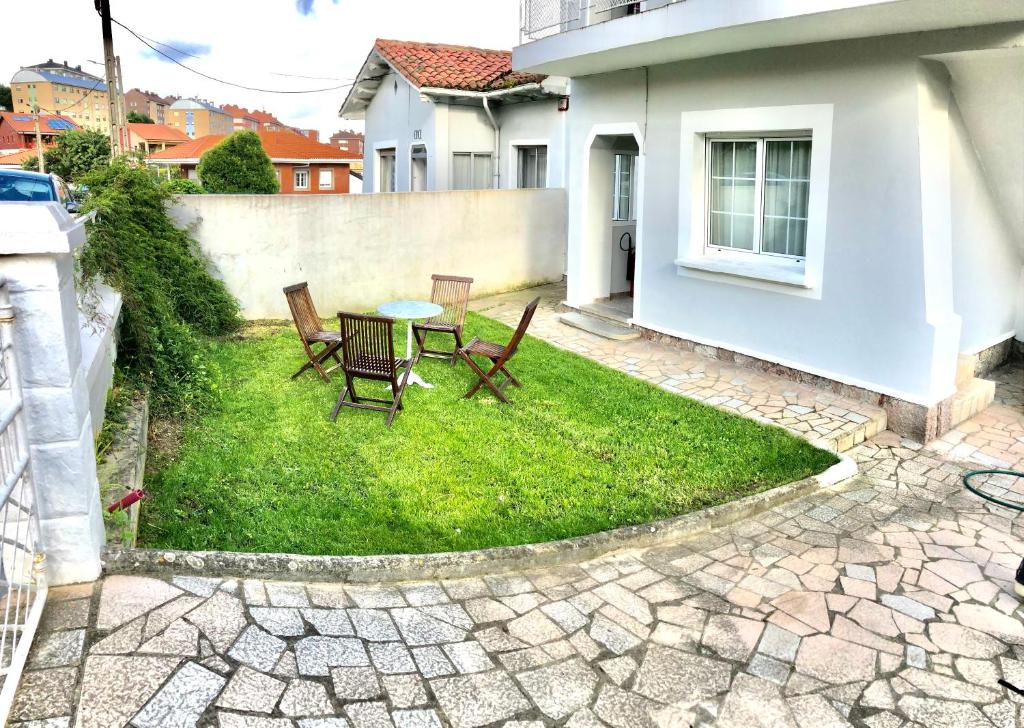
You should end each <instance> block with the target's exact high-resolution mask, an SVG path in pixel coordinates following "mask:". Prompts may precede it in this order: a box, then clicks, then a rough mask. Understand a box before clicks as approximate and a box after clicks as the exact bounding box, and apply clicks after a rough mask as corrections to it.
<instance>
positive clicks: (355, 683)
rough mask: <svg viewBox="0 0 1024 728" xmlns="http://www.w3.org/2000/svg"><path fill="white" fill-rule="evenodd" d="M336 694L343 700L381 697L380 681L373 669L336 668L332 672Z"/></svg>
mask: <svg viewBox="0 0 1024 728" xmlns="http://www.w3.org/2000/svg"><path fill="white" fill-rule="evenodd" d="M331 680H332V681H333V683H334V694H335V695H337V696H338V698H339V699H341V700H372V699H374V698H379V697H381V694H382V693H381V686H380V681H379V680H378V679H377V673H375V672H374V671H373V668H372V667H336V668H334V669H332V670H331Z"/></svg>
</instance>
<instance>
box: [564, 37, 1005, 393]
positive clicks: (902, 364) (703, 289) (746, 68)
mask: <svg viewBox="0 0 1024 728" xmlns="http://www.w3.org/2000/svg"><path fill="white" fill-rule="evenodd" d="M1008 33H1009V31H1008V30H1006V29H1000V30H999V31H998V32H990V31H988V30H986V29H982V31H979V32H972V31H963V32H960V31H957V32H948V33H933V34H924V35H921V36H913V37H899V38H883V39H873V40H865V41H851V42H843V43H834V44H821V45H815V46H803V47H798V48H792V49H779V50H771V51H760V52H750V53H743V54H735V55H731V56H721V57H716V58H709V59H702V60H694V61H687V62H683V63H675V64H665V65H660V66H653V67H651V68H650V69H647V70H645V69H638V70H633V71H622V72H616V73H608V74H600V75H595V76H584V77H579V78H574V79H573V97H572V102H571V107H570V119H569V127H570V128H569V130H568V138H569V140H570V141H569V148H570V152H569V190H570V192H569V254H568V261H567V265H568V280H569V293H568V296H569V299H570V302H573V303H585V302H587V301H588V300H591V299H592V298H594V297H597V296H598V295H600V292H599V291H597V289H596V283H595V281H603V280H607V273H605V272H604V271H600V270H599V271H597V272H595V270H594V266H595V265H603V263H602V262H601V261H600V260H598V259H596V258H595V257H594V254H593V251H589V250H588V249H587V246H586V240H587V234H586V231H587V230H588V225H592V222H591V221H588V219H587V207H586V199H587V194H586V192H585V191H586V189H587V185H586V184H585V183H586V182H587V181H588V178H591V174H590V172H589V170H588V165H589V163H590V159H591V155H590V154H589V148H588V144H589V140H590V139H593V135H594V134H595V133H597V134H602V133H605V134H607V133H624V132H623V130H625V129H628V128H630V127H632V128H635V129H636V132H634V133H635V134H636V135H638V136H640V137H641V140H642V142H643V149H642V155H641V159H640V161H639V168H640V169H641V170H642V172H641V173H640V175H639V176H640V177H641V179H640V180H639V182H640V186H641V188H642V192H641V194H642V202H641V214H640V219H639V221H638V231H637V237H638V243H639V245H638V247H639V253H640V256H639V261H638V268H639V274H638V281H637V299H636V301H635V302H634V318H635V320H636V322H637V323H639V324H641V325H644V326H648V327H650V328H655V329H659V330H661V331H664V332H666V333H670V334H675V335H679V336H683V337H685V338H688V339H693V340H697V341H701V342H704V343H709V344H714V345H720V346H724V347H727V348H730V349H734V350H737V351H740V352H744V353H748V354H751V355H753V356H758V357H761V358H765V359H769V360H772V361H777V362H779V363H783V364H787V365H791V366H796V367H798V368H801V369H803V370H806V371H810V372H813V373H816V374H821V375H824V376H828V377H830V378H833V379H837V380H840V381H844V382H847V383H850V384H854V385H859V386H864V387H867V388H870V389H873V390H876V391H880V392H883V393H886V394H890V395H893V396H897V397H901V398H904V399H908V400H910V401H914V402H918V403H922V404H933V403H934V402H936V401H938V400H940V399H942V398H944V397H946V396H949V395H950V394H952V392H953V390H954V381H953V376H954V365H955V358H956V353H957V351H958V350H962V349H961V341H960V320H959V316H960V315H966V316H967V317H968V319H969V320H970V323H969V325H968V329H969V330H970V331H971V332H972V336H973V335H974V334H973V332H976V331H978V332H980V331H985V330H989V329H992V328H998V327H999V326H1001V325H1003V324H1001V323H999V322H998V321H997V319H1005V318H1006V316H1007V313H1006V311H1007V307H1006V305H1005V304H1004V302H1003V301H1002V299H1003V298H1006V297H1012V296H1013V295H1014V293H1015V289H1013V290H1006V288H1005V286H1007V285H1009V284H1008V283H1006V282H1004V281H1003V280H1002V277H999V278H998V279H992V280H990V282H989V285H993V286H996V287H998V288H999V293H998V299H999V302H998V303H993V304H992V306H993V307H994V308H998V309H999V310H998V311H989V310H987V304H985V303H984V302H978V301H974V300H970V301H969V300H968V299H969V296H968V297H960V300H959V301H954V295H953V289H954V284H953V282H954V279H959V280H968V279H970V278H973V277H974V275H976V274H975V273H971V272H964V271H963V269H962V267H961V268H960V269H958V271H959V273H958V274H957V275H954V266H955V265H958V261H957V259H955V258H954V256H953V253H952V251H953V249H962V250H964V251H965V252H966V248H965V247H964V245H963V243H964V241H965V240H966V238H965V236H964V235H963V230H964V229H965V228H966V226H968V225H970V224H973V223H975V222H977V218H979V217H980V219H981V220H982V221H983V222H984V226H983V227H982V228H981V229H978V230H975V233H974V234H981V235H986V236H987V235H989V232H990V231H991V230H993V223H992V221H991V216H989V215H988V214H986V213H985V212H984V204H982V203H981V202H979V201H978V200H977V199H976V196H977V195H981V197H982V198H984V197H985V195H984V194H983V193H982V192H981V191H980V188H979V187H978V185H977V184H975V183H976V182H977V177H976V175H974V174H973V173H972V172H971V165H969V164H967V162H966V161H965V159H964V155H963V151H964V149H967V148H969V147H970V141H969V139H966V138H965V136H964V135H965V129H964V128H963V127H962V126H960V125H958V124H956V123H953V122H951V121H950V115H949V113H948V106H949V89H948V80H947V81H943V79H942V78H941V75H940V74H937V72H936V71H935V69H934V68H930V67H928V66H927V65H926V64H925V63H923V62H922V61H921V60H920V58H921V57H922V56H925V55H929V54H935V53H942V52H945V51H962V50H970V49H971V48H974V47H977V46H978V45H981V44H983V43H986V42H988V40H990V39H991V37H1005V36H1006V35H1007V34H1008ZM944 83H945V84H946V85H945V86H944V85H943V84H944ZM793 105H829V106H830V107H831V110H832V129H831V133H832V143H831V145H830V156H831V164H830V171H829V174H828V199H827V215H826V226H825V231H826V232H825V243H824V261H823V269H822V274H821V280H820V282H819V285H818V288H817V290H814V291H811V292H810V293H809V295H793V292H792V290H791V289H787V288H786V287H783V286H777V285H764V286H760V287H755V286H752V285H749V284H748V283H746V282H744V281H742V280H740V279H736V278H735V277H732V276H726V275H722V274H699V275H698V274H690V273H687V274H685V275H684V274H682V271H681V270H680V269H679V268H678V267H677V266H676V265H675V264H674V261H675V260H676V259H677V257H678V256H679V250H680V247H681V246H680V242H681V236H682V235H684V233H681V231H680V228H679V214H678V210H679V193H680V177H681V172H680V148H681V143H680V133H681V115H682V114H683V113H684V112H692V111H709V110H715V109H747V108H759V107H779V106H793ZM953 108H954V111H955V106H954V107H953ZM954 117H955V115H954ZM751 131H758V129H751ZM951 150H953V152H951ZM954 152H955V153H954ZM962 188H965V189H967V190H968V191H969V193H970V194H969V195H968V194H965V195H964V196H963V197H962V198H958V197H957V196H955V195H953V194H952V192H953V191H955V190H959V189H962ZM944 209H945V212H943V210H944ZM951 209H952V212H950V210H951ZM682 242H683V243H684V245H685V243H686V242H687V241H686V240H683V241H682ZM954 244H955V245H954ZM979 247H981V248H984V249H995V250H999V251H1003V253H1001V254H1003V258H1001V260H1004V261H1005V260H1006V259H1007V256H1006V255H1005V248H1006V246H1005V245H1003V243H1001V242H1000V241H999V239H998V236H997V237H995V238H991V237H990V238H989V239H988V240H987V241H986V242H985V243H984V244H983V245H982V246H977V245H975V248H979ZM974 255H976V256H977V255H981V253H979V252H977V251H976V252H975V253H974ZM1011 258H1012V256H1011ZM961 262H962V261H961ZM995 265H996V263H995V262H994V261H993V262H991V263H988V262H987V263H986V264H985V268H986V270H989V269H990V267H991V266H995ZM1011 269H1012V266H1011ZM1014 275H1017V273H1014ZM1005 277H1006V278H1007V279H1009V277H1010V276H1009V274H1008V275H1007V276H1005ZM959 308H964V309H965V311H964V313H961V311H960V310H958V309H959ZM968 309H969V310H968ZM1010 310H1011V311H1012V307H1011V309H1010ZM1011 315H1012V314H1011ZM979 337H980V334H979Z"/></svg>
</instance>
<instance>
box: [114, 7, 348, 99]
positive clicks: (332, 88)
mask: <svg viewBox="0 0 1024 728" xmlns="http://www.w3.org/2000/svg"><path fill="white" fill-rule="evenodd" d="M110 20H111V22H113V23H114V24H116V25H118V26H120V27H121V28H124V29H125V30H127V31H128V32H129V33H131V34H132V35H133V36H135V38H136V39H137V40H138V41H139V42H140V43H142V44H143V45H145V46H146V47H148V48H149V49H150V50H152V51H153V52H155V53H159V54H160V55H161V56H163V57H164V58H166V59H167V60H169V61H171V62H172V63H174V64H176V65H178V66H181V67H182V68H184V69H185V70H186V71H191V72H192V73H194V74H196V75H197V76H202V77H203V78H207V79H209V80H211V81H216V82H217V83H222V84H224V85H226V86H234V87H235V88H240V89H245V90H246V91H259V92H261V93H267V94H318V93H324V92H325V91H338V90H340V89H343V88H348V87H349V86H351V85H352V84H351V83H346V84H343V85H341V86H330V87H328V88H315V89H306V90H302V91H290V90H283V89H268V88H258V87H256V86H246V85H245V84H241V83H234V82H233V81H225V80H224V79H222V78H216V77H215V76H211V75H209V74H207V73H203V72H202V71H199V70H197V69H195V68H192V67H190V66H186V65H185V64H184V63H182V62H181V61H179V60H178V59H177V58H174V57H173V56H170V55H168V54H166V53H164V52H163V51H162V50H160V49H159V48H157V47H156V46H154V45H152V44H151V43H150V42H149V41H148V40H146V39H145V38H144V37H143V36H141V35H139V34H138V33H136V32H135V31H134V30H132V29H131V28H129V27H128V26H127V25H125V24H124V23H122V22H120V21H119V20H116V19H114V18H111V19H110ZM154 42H155V41H154ZM160 45H166V44H164V43H161V44H160ZM167 47H168V48H170V47H171V46H167ZM186 55H190V54H187V53H186Z"/></svg>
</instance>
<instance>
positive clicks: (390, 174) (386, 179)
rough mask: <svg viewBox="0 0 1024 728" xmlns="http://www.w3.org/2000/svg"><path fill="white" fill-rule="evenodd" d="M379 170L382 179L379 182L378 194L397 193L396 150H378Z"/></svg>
mask: <svg viewBox="0 0 1024 728" xmlns="http://www.w3.org/2000/svg"><path fill="white" fill-rule="evenodd" d="M377 162H378V164H377V170H378V172H379V173H380V178H379V179H378V180H377V191H378V192H394V191H395V150H394V148H391V149H378V150H377Z"/></svg>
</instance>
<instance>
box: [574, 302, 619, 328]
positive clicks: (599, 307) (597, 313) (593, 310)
mask: <svg viewBox="0 0 1024 728" xmlns="http://www.w3.org/2000/svg"><path fill="white" fill-rule="evenodd" d="M580 312H581V313H585V314H587V315H589V316H593V317H595V318H599V319H604V320H605V321H609V322H611V323H613V324H619V325H620V326H628V325H629V316H630V315H629V314H628V313H626V312H625V311H622V310H620V309H618V308H616V307H615V306H613V305H611V304H609V303H604V302H601V301H594V302H593V303H584V304H583V305H582V306H580Z"/></svg>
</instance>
